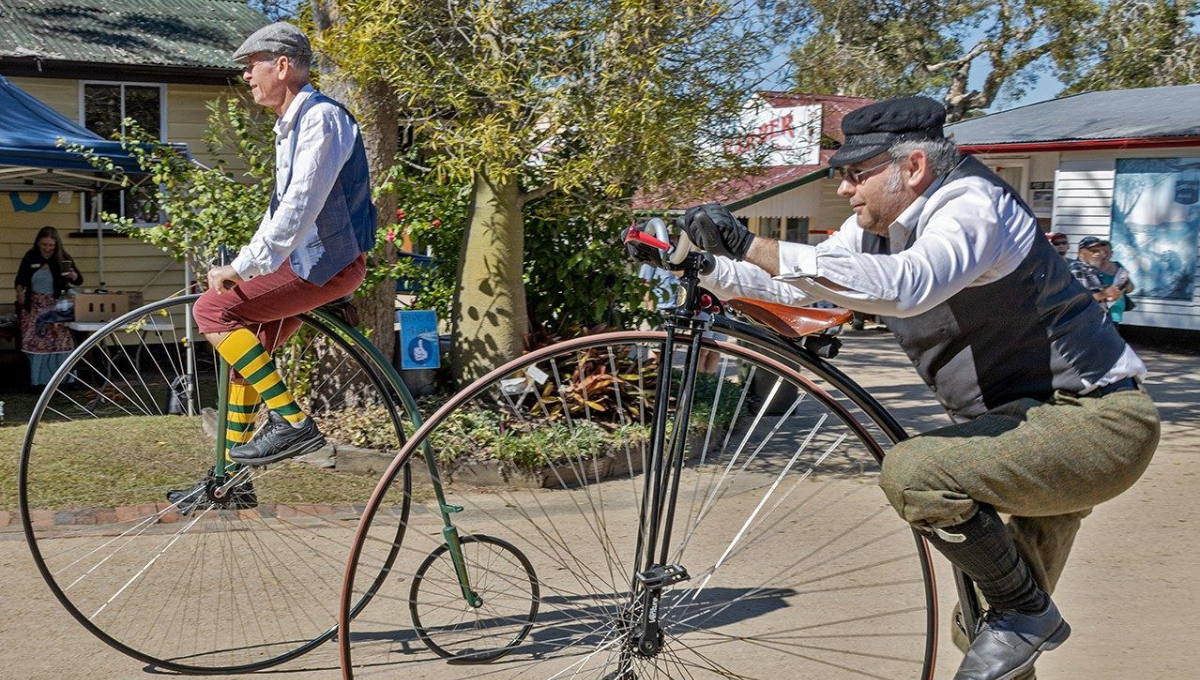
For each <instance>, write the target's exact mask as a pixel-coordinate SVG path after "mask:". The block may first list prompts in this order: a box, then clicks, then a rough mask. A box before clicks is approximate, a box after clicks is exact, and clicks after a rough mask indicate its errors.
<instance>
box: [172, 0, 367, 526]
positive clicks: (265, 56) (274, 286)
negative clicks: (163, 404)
mask: <svg viewBox="0 0 1200 680" xmlns="http://www.w3.org/2000/svg"><path fill="white" fill-rule="evenodd" d="M312 56H313V53H312V47H311V45H310V44H309V40H308V38H307V37H306V36H305V35H304V33H303V32H301V31H300V29H298V28H296V27H295V26H293V25H291V24H288V23H285V22H278V23H274V24H271V25H269V26H265V27H263V28H261V29H259V30H258V31H256V32H255V33H254V34H252V35H251V36H250V37H249V38H247V39H246V41H245V42H244V43H242V46H241V47H239V48H238V49H237V51H236V52H234V54H233V58H234V60H235V61H240V62H243V63H245V69H244V71H243V73H242V76H243V78H245V80H246V82H247V83H248V84H249V85H250V91H251V93H252V94H253V96H254V101H255V102H256V103H258V104H260V105H262V106H265V107H267V108H270V109H271V110H272V111H274V112H275V115H277V116H278V117H279V119H278V121H277V122H276V124H275V136H276V143H275V188H274V191H272V193H271V205H270V208H269V209H268V210H267V213H266V214H265V215H263V217H262V220H261V221H260V223H259V226H258V230H257V231H256V232H255V233H254V235H253V237H251V239H250V243H249V244H247V245H246V246H245V247H244V248H242V250H241V252H240V253H238V255H237V257H236V258H235V259H234V260H233V262H232V263H231V264H228V265H225V266H221V267H215V268H213V269H212V270H210V271H209V272H208V286H209V287H208V290H207V291H206V292H205V293H204V294H203V295H202V296H201V297H200V299H199V300H198V301H197V302H196V305H195V308H194V315H195V317H196V322H197V325H198V327H199V329H200V331H201V332H202V333H204V334H205V336H206V337H207V338H208V341H209V342H210V343H212V345H213V347H215V348H216V349H217V352H218V353H219V354H220V355H221V356H222V357H223V358H225V359H226V360H227V361H228V362H229V364H230V365H231V366H232V367H233V368H234V371H235V375H233V376H231V380H232V383H233V384H232V385H231V386H230V390H229V404H230V419H229V420H230V423H229V429H228V431H227V439H228V441H229V442H230V450H229V451H228V452H227V454H226V455H227V458H228V459H229V460H231V461H232V462H234V463H237V464H242V465H265V464H267V463H270V462H274V461H278V460H283V459H285V458H290V457H293V456H299V455H302V454H304V453H308V452H311V451H313V450H315V449H318V448H320V447H321V446H323V445H324V443H325V439H324V437H323V436H322V435H321V433H320V431H319V430H318V429H317V425H316V423H315V422H314V421H313V419H312V418H309V417H308V415H307V414H305V413H304V411H303V410H302V409H301V408H300V406H299V405H298V404H297V403H296V400H295V399H294V398H293V396H292V394H291V392H290V391H289V389H288V386H287V385H286V384H285V383H284V382H283V378H282V376H281V375H280V374H279V372H278V371H277V370H276V368H275V364H274V363H273V361H272V359H271V352H272V351H273V350H274V349H275V348H276V347H278V346H280V345H281V344H282V343H283V342H285V341H286V340H287V339H288V337H289V336H290V335H291V334H292V333H294V332H295V331H296V329H297V328H298V327H299V325H300V322H299V320H298V319H297V316H298V315H300V314H303V313H304V312H307V311H310V310H312V309H315V308H317V307H320V306H321V305H324V304H328V303H330V302H334V301H337V300H339V299H341V298H345V297H347V296H349V295H350V294H352V293H353V292H354V291H355V290H356V289H357V288H358V287H359V286H360V285H361V284H362V281H363V278H364V275H365V271H366V264H365V262H366V260H365V255H364V254H365V253H366V252H367V251H369V250H370V249H371V247H372V246H373V245H374V243H375V234H376V227H377V225H376V209H375V206H374V205H373V204H372V203H371V186H370V178H369V175H368V168H367V157H366V150H365V147H364V146H363V141H362V135H361V134H360V132H359V128H358V125H357V123H356V122H355V120H354V117H353V116H352V115H350V112H349V111H347V110H346V108H345V107H344V106H342V105H341V104H339V103H338V102H336V101H334V100H332V99H330V98H329V97H326V96H325V95H323V94H321V93H319V92H317V91H316V90H315V89H313V87H312V85H311V84H310V83H309V68H310V65H311V63H312ZM260 399H261V400H262V401H264V402H265V403H266V407H267V409H268V414H267V421H266V424H265V426H264V427H263V428H261V429H260V430H259V432H258V433H257V434H255V435H254V437H253V438H250V434H251V428H252V426H253V422H252V420H253V414H254V411H255V406H256V405H257V403H258V401H259V400H260ZM247 440H249V441H247ZM204 485H205V482H203V481H202V482H200V483H199V484H197V485H196V486H195V487H193V488H192V489H186V490H179V491H173V492H171V493H169V494H168V499H169V500H171V501H172V502H176V503H179V504H180V506H181V507H183V508H184V510H191V509H194V507H193V506H194V505H195V504H197V503H200V502H201V501H202V499H203V498H204V494H203V489H204ZM240 491H241V492H243V493H241V496H240V497H242V498H246V499H252V497H253V496H252V493H250V492H249V490H248V489H244V490H240ZM236 492H237V491H236V490H235V493H236ZM236 497H237V496H235V498H236ZM246 502H247V503H253V501H252V500H247V501H246Z"/></svg>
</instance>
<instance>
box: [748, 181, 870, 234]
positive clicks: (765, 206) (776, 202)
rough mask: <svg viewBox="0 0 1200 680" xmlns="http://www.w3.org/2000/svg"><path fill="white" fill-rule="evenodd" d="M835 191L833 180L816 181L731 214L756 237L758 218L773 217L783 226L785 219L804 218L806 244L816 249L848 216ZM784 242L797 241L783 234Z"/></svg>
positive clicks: (844, 203) (848, 208) (835, 183)
mask: <svg viewBox="0 0 1200 680" xmlns="http://www.w3.org/2000/svg"><path fill="white" fill-rule="evenodd" d="M837 187H838V182H837V180H834V179H819V180H816V181H813V182H809V183H808V184H805V185H804V186H800V187H796V188H795V189H792V190H790V191H785V192H783V193H780V194H777V195H775V196H771V197H770V198H766V199H763V200H761V201H759V202H757V203H754V204H752V205H748V206H746V207H745V208H743V209H741V210H737V211H734V215H736V216H738V217H745V218H748V221H749V225H750V228H751V230H754V231H755V233H758V231H757V227H758V224H759V220H761V219H762V218H770V217H777V218H780V220H782V221H783V223H784V224H786V223H787V218H789V217H793V218H795V217H807V218H808V239H807V241H806V242H807V243H808V244H810V245H816V244H817V243H820V242H821V241H824V240H825V239H826V238H828V235H829V234H830V233H832V232H834V231H837V229H838V227H840V226H841V225H842V222H844V221H845V219H846V218H847V217H849V216H850V214H851V212H850V206H849V204H848V203H847V202H846V199H844V198H842V197H841V196H838V195H837ZM785 238H786V239H787V240H789V241H797V240H798V239H797V238H795V235H794V234H787V235H785Z"/></svg>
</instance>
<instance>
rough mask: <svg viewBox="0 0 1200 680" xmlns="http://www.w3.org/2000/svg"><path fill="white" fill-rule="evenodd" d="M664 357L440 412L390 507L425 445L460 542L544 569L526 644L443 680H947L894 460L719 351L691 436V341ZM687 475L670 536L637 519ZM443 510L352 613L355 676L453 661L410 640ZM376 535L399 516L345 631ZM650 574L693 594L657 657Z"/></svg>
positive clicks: (346, 667)
mask: <svg viewBox="0 0 1200 680" xmlns="http://www.w3.org/2000/svg"><path fill="white" fill-rule="evenodd" d="M664 340H665V335H664V334H662V333H613V334H607V335H601V336H594V337H590V338H581V339H579V340H574V341H570V342H566V343H563V344H561V345H557V346H555V347H550V348H546V349H544V350H540V351H538V352H534V353H532V354H530V355H528V356H527V357H524V358H522V359H520V360H518V361H515V362H513V363H510V364H508V365H506V366H504V367H502V368H499V369H497V370H496V371H494V372H492V373H491V374H489V375H488V376H486V377H484V378H483V379H481V380H480V381H478V382H477V383H475V384H473V385H471V386H470V387H468V388H467V389H466V390H464V391H463V392H462V393H460V394H459V395H457V396H455V397H454V398H453V399H452V400H451V401H450V402H449V403H447V404H446V405H445V406H444V407H443V408H441V409H440V410H439V411H438V412H437V413H436V414H435V415H434V416H433V417H432V418H431V419H430V420H428V421H427V422H426V423H425V425H423V426H422V427H421V428H420V429H419V430H418V431H417V433H416V434H415V435H414V437H413V439H412V440H410V441H409V443H408V444H407V445H406V447H405V449H404V450H403V452H402V454H401V456H400V457H398V458H397V460H396V461H395V462H394V463H393V467H392V469H390V470H389V471H388V472H387V473H385V475H384V477H383V478H382V479H381V481H380V485H379V487H378V488H377V490H376V493H377V494H379V496H378V497H380V498H383V497H385V495H386V493H387V492H388V489H389V488H390V484H392V483H393V478H394V475H395V474H396V473H397V472H398V471H399V470H400V469H401V467H400V466H401V465H403V464H405V463H407V457H409V456H420V455H422V453H423V452H424V450H425V448H426V447H428V449H429V451H430V452H431V453H432V454H433V456H434V457H435V458H436V459H437V460H438V461H440V462H441V464H442V466H443V467H444V468H445V469H446V470H447V471H448V473H447V474H448V475H449V477H450V478H451V479H452V485H451V487H450V489H449V497H448V501H447V502H448V503H449V504H453V505H454V506H461V507H462V508H463V510H462V512H460V513H457V514H454V515H453V520H454V523H455V525H456V526H457V527H458V528H459V530H460V531H462V532H464V533H467V534H480V533H486V534H488V535H491V536H496V537H498V538H501V539H503V540H505V541H509V542H511V543H512V544H513V545H514V546H516V547H517V548H518V549H519V550H520V551H521V552H523V553H524V554H525V555H526V556H527V557H528V558H529V560H530V562H531V563H532V566H533V568H534V569H535V570H536V572H537V578H538V585H539V587H540V589H541V600H540V608H539V610H538V614H537V619H536V621H535V623H534V627H533V629H532V631H531V632H530V633H529V635H528V636H527V637H526V638H525V639H524V640H523V641H522V642H521V644H519V645H517V646H516V648H514V649H512V650H510V652H509V654H508V655H507V656H505V657H504V658H503V659H502V660H500V661H497V662H495V663H493V664H491V665H489V666H488V667H487V669H486V671H483V669H480V668H478V667H474V668H467V669H464V668H460V667H457V666H443V667H439V668H438V669H437V670H436V671H435V672H436V673H437V674H438V677H451V678H453V677H464V678H465V677H476V676H478V675H479V674H480V673H481V672H486V674H487V676H488V677H497V678H501V677H522V678H525V677H530V678H567V677H571V678H576V677H578V678H594V679H597V680H599V679H615V678H621V679H622V680H625V679H628V678H711V677H721V678H784V677H786V678H809V677H811V678H862V677H871V678H888V679H889V680H895V679H897V678H929V677H931V675H932V672H933V654H934V647H935V645H934V644H933V636H934V634H935V630H936V620H935V619H936V616H935V612H934V611H933V608H934V607H935V606H936V604H935V603H936V598H935V593H934V587H933V580H932V579H933V574H932V571H931V569H930V563H929V551H928V547H927V546H926V544H925V543H924V541H922V540H921V539H920V538H919V537H917V536H916V535H915V534H914V533H913V531H912V530H911V528H910V527H909V526H908V525H907V524H906V523H905V522H903V521H902V520H900V519H899V518H898V517H897V516H896V513H895V512H894V511H893V510H892V509H891V507H890V506H889V505H888V503H887V501H886V499H885V497H884V495H883V493H882V492H881V491H880V490H879V489H878V488H877V486H876V482H877V479H878V474H879V462H880V460H881V459H882V455H883V448H882V446H881V444H880V443H879V442H878V441H876V440H875V439H874V438H873V437H872V436H871V435H870V430H869V429H868V428H867V427H866V426H865V425H864V424H863V423H860V422H859V421H858V420H857V419H856V417H855V416H854V415H853V414H852V413H851V411H850V410H849V409H848V406H849V404H848V403H845V402H846V400H845V398H844V397H837V398H835V397H834V396H831V393H830V392H829V391H827V390H826V389H823V388H822V387H821V386H820V385H818V384H817V383H816V382H814V381H813V380H810V379H808V378H806V377H805V376H804V375H801V374H800V373H799V372H797V370H796V369H795V368H792V367H789V366H787V365H784V364H783V363H780V362H778V361H775V360H772V359H769V358H766V357H764V356H763V355H762V354H761V353H758V352H754V351H750V350H747V349H745V348H742V347H739V346H736V345H730V344H726V343H716V344H714V343H710V342H707V341H706V342H705V345H704V347H705V349H706V350H708V351H712V352H717V353H718V354H719V357H718V359H719V360H718V362H717V366H718V368H717V371H716V373H714V374H711V375H701V376H699V377H698V378H697V383H696V390H695V398H694V402H693V404H692V408H691V417H690V419H689V421H688V422H687V423H684V422H682V421H681V419H680V418H679V417H678V416H679V411H678V409H680V408H681V405H682V404H684V403H685V401H686V400H685V399H684V398H683V395H682V394H681V393H680V389H679V384H680V379H681V377H682V373H683V371H682V367H683V366H684V361H685V356H686V354H687V352H688V344H689V343H688V342H684V343H682V344H680V345H676V350H677V351H673V352H672V353H671V356H670V357H669V358H663V357H662V355H663V353H664V345H663V343H664ZM668 376H669V377H670V382H669V383H668V385H669V386H670V387H669V389H667V393H668V399H667V400H666V401H665V402H664V403H665V404H666V405H665V406H664V407H663V408H665V409H666V413H665V415H663V418H664V420H663V422H664V423H665V432H666V437H665V440H664V441H665V442H666V445H667V448H666V450H667V451H671V450H672V448H671V446H670V444H671V442H672V441H676V440H677V439H681V440H682V442H683V446H682V450H681V453H680V455H679V456H677V457H675V458H674V459H673V460H670V462H663V461H662V460H661V459H660V460H658V461H656V460H655V457H653V456H651V455H650V451H651V449H652V448H653V445H654V442H655V439H656V437H655V432H654V423H655V422H656V417H657V416H659V413H658V411H657V408H658V407H657V406H656V398H655V394H656V390H657V389H658V387H659V382H660V381H662V380H664V379H666V378H667V377H668ZM676 465H677V466H678V468H677V469H678V474H677V475H676V478H677V479H678V485H677V486H676V485H675V484H665V485H663V488H662V490H661V491H659V492H657V493H661V494H664V496H663V497H666V496H669V495H671V494H673V493H674V494H677V500H676V502H675V503H674V505H673V507H674V511H673V513H672V512H670V511H669V507H670V504H666V508H664V511H663V513H662V514H661V516H660V522H659V524H658V525H657V528H656V529H655V527H652V526H651V524H650V522H649V521H647V519H646V517H647V515H644V514H643V513H642V512H641V508H643V504H644V502H645V501H646V499H647V496H649V497H650V498H651V499H653V497H654V495H655V494H656V487H657V486H658V484H657V483H656V482H655V481H654V480H655V479H656V478H657V477H658V476H659V474H660V471H662V470H664V469H675V468H674V466H676ZM668 476H669V475H668ZM438 511H439V508H438V507H436V506H430V507H426V506H423V505H420V504H417V505H416V506H415V507H414V513H413V519H412V527H411V531H410V534H409V536H408V538H407V540H406V542H405V545H404V548H403V549H402V551H401V554H400V556H399V557H398V559H397V563H396V568H395V572H396V573H394V575H393V579H392V580H390V581H389V582H388V583H387V584H385V585H384V587H383V588H381V589H379V591H378V593H377V595H376V601H375V602H373V604H372V607H371V609H370V610H369V611H368V612H364V614H363V615H361V616H359V617H358V618H357V619H355V620H354V621H353V622H352V623H351V622H349V621H348V618H346V617H343V619H342V621H343V625H345V626H346V627H347V628H346V629H344V631H343V632H344V633H347V634H344V635H342V636H340V637H339V644H340V648H341V653H342V664H343V674H344V676H345V677H352V676H354V677H360V678H362V677H377V676H380V677H381V676H384V675H395V674H396V673H397V672H415V671H416V669H415V668H413V666H417V665H419V664H424V663H444V662H443V661H441V660H440V659H439V657H437V655H435V654H433V653H430V652H428V651H425V650H422V649H421V647H420V645H419V642H417V640H415V639H414V638H416V637H417V636H416V634H415V633H413V632H412V631H409V630H407V629H406V625H405V624H406V617H405V616H404V614H405V613H406V612H407V610H408V609H409V607H410V606H412V604H413V603H412V602H411V601H410V593H409V592H407V591H408V590H409V589H408V588H406V587H405V584H404V583H403V579H402V578H401V576H402V575H403V574H407V573H412V570H413V568H415V564H416V562H419V560H420V559H422V558H423V557H424V555H425V554H426V553H427V552H428V551H429V549H430V548H431V547H432V546H434V545H436V544H437V543H439V542H440V531H439V529H440V526H441V521H440V516H439V512H438ZM378 521H385V522H386V521H390V518H389V516H388V513H387V511H386V509H385V508H383V507H382V506H377V504H376V503H374V502H372V503H370V504H368V506H367V508H366V511H365V512H364V515H363V520H362V524H361V525H360V528H359V535H358V540H357V542H356V544H355V546H354V550H353V551H352V553H351V562H350V564H349V568H348V570H347V582H346V584H345V586H344V589H343V592H342V598H343V599H342V606H343V608H344V610H343V612H344V613H348V612H349V608H350V605H351V604H352V603H353V602H354V601H355V600H356V599H357V598H358V597H360V594H361V593H362V592H363V591H364V589H365V588H366V587H369V583H370V574H372V573H373V572H374V571H375V570H377V569H378V564H376V562H375V561H374V560H373V559H372V558H371V554H370V553H371V550H370V549H371V546H372V542H373V540H374V539H372V538H371V534H372V532H373V527H374V523H375V522H378ZM655 530H656V531H657V535H658V536H659V538H660V539H661V538H663V537H664V536H665V535H666V534H667V533H669V545H668V548H667V549H666V550H665V552H663V553H661V554H659V555H657V556H655V558H654V559H653V560H652V564H650V565H647V564H646V563H644V562H643V563H639V562H638V558H637V555H638V554H640V551H639V546H640V545H641V544H642V543H641V539H644V538H646V537H647V536H649V534H650V532H651V531H655ZM409 564H412V565H414V567H413V568H409V567H408V566H407V565H409ZM655 565H678V566H679V567H682V569H683V570H684V571H685V572H686V574H687V576H686V578H685V579H684V580H682V581H677V582H673V583H669V584H668V585H666V586H665V588H663V589H662V590H661V600H659V601H658V604H657V607H656V608H655V609H654V611H653V614H654V615H655V616H656V617H657V620H658V622H659V624H660V625H661V630H662V633H661V638H660V639H659V640H658V641H657V643H658V644H657V646H658V649H653V650H651V651H649V652H646V651H644V649H642V648H639V646H638V640H637V639H636V635H635V632H636V631H637V630H638V629H639V628H638V622H639V621H640V620H641V619H642V616H643V614H644V613H645V612H644V611H643V608H642V606H641V604H640V603H641V602H642V600H641V599H640V593H641V592H643V590H644V588H645V586H643V585H641V584H645V583H649V582H650V580H649V579H648V578H645V577H641V578H639V577H637V576H635V572H646V571H649V570H648V566H655ZM449 597H454V593H453V592H451V593H450V595H449ZM501 620H503V619H501V618H499V617H498V619H497V621H498V622H499V621H501ZM519 622H520V616H519V615H517V614H514V615H513V616H512V617H511V619H509V620H508V621H507V623H508V624H509V625H512V626H515V625H518V624H519ZM643 630H644V629H643ZM653 646H654V645H651V647H653Z"/></svg>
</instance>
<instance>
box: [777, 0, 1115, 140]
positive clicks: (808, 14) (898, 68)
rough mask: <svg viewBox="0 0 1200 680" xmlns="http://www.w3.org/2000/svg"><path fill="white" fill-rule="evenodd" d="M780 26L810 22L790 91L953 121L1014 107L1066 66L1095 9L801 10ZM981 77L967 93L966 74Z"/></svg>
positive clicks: (1036, 5)
mask: <svg viewBox="0 0 1200 680" xmlns="http://www.w3.org/2000/svg"><path fill="white" fill-rule="evenodd" d="M786 7H787V10H786V11H785V12H784V14H785V15H786V16H793V17H795V16H803V17H804V18H805V19H808V20H810V21H811V22H812V23H811V24H810V27H811V28H810V30H807V31H804V32H802V33H801V36H802V37H801V40H800V41H799V43H798V45H797V48H796V49H795V50H794V51H793V52H792V55H791V57H792V62H793V65H794V66H795V68H796V73H797V79H796V87H797V89H798V90H799V91H804V92H826V93H841V94H852V95H857V96H865V97H875V98H885V97H893V96H898V95H908V94H917V93H925V94H929V95H931V96H941V97H942V98H943V99H944V101H945V103H946V105H947V109H948V111H949V117H950V119H951V120H959V119H962V118H967V117H970V116H972V115H974V114H975V113H976V112H978V111H981V110H982V109H986V108H988V107H990V106H992V105H993V104H994V103H995V102H996V101H997V100H998V99H1001V98H1017V97H1020V96H1021V95H1022V94H1023V93H1024V91H1025V90H1026V89H1027V88H1028V87H1030V86H1032V85H1033V84H1034V83H1035V82H1036V81H1037V79H1038V76H1039V75H1040V74H1042V73H1044V72H1045V71H1047V70H1048V69H1049V68H1050V67H1051V66H1052V65H1057V66H1058V67H1061V66H1062V65H1063V64H1065V63H1067V62H1069V61H1070V60H1072V59H1073V55H1075V54H1076V53H1077V51H1078V50H1080V49H1081V48H1082V47H1084V46H1085V45H1086V43H1087V40H1088V26H1090V25H1091V24H1092V23H1093V22H1094V21H1095V20H1096V18H1097V17H1098V16H1099V12H1100V3H1099V1H1098V0H951V1H949V2H943V3H931V2H926V1H924V0H900V1H899V2H894V3H878V2H872V1H871V0H807V1H806V2H801V3H794V4H793V3H788V4H787V5H786ZM979 64H985V65H986V68H987V72H986V75H985V76H984V78H983V80H982V83H981V84H980V85H979V87H978V89H974V88H972V85H973V84H974V82H973V81H972V79H971V73H972V71H971V69H972V68H973V67H974V66H977V65H979Z"/></svg>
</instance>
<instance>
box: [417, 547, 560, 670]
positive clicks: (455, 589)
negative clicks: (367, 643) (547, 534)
mask: <svg viewBox="0 0 1200 680" xmlns="http://www.w3.org/2000/svg"><path fill="white" fill-rule="evenodd" d="M460 545H461V546H462V553H463V565H464V567H465V570H466V574H467V581H468V583H469V584H470V596H472V597H477V598H479V599H478V600H477V601H475V602H472V601H471V600H469V599H468V596H467V595H464V594H463V592H462V588H461V585H460V582H459V578H458V572H457V571H456V570H455V568H454V559H453V558H452V557H451V552H450V546H449V545H448V544H446V543H443V544H442V545H440V546H438V547H437V548H434V550H433V552H431V553H429V556H428V557H426V558H425V561H424V562H422V563H421V566H420V567H418V568H417V573H416V574H414V575H413V581H412V588H411V589H410V590H409V596H408V597H409V603H408V608H409V612H410V613H411V614H412V622H413V628H414V629H415V630H416V631H417V635H418V636H420V638H421V642H424V643H425V646H427V647H429V649H431V650H433V651H434V653H436V654H437V655H438V656H441V657H442V658H445V659H450V660H452V661H456V662H460V663H482V662H485V661H494V660H496V659H499V658H500V657H502V656H504V655H505V654H508V653H509V652H510V651H512V650H513V648H515V647H516V646H517V645H519V644H521V642H522V641H523V640H524V639H525V636H526V635H528V634H529V629H530V628H532V627H533V622H534V620H535V619H537V611H538V597H539V591H538V582H537V576H536V575H535V574H534V572H533V565H532V564H530V563H529V559H528V558H526V557H525V555H524V553H522V552H521V551H520V550H517V548H516V546H514V545H513V544H511V543H509V542H508V541H503V540H500V539H499V538H495V537H493V536H463V537H462V539H461V540H460Z"/></svg>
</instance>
